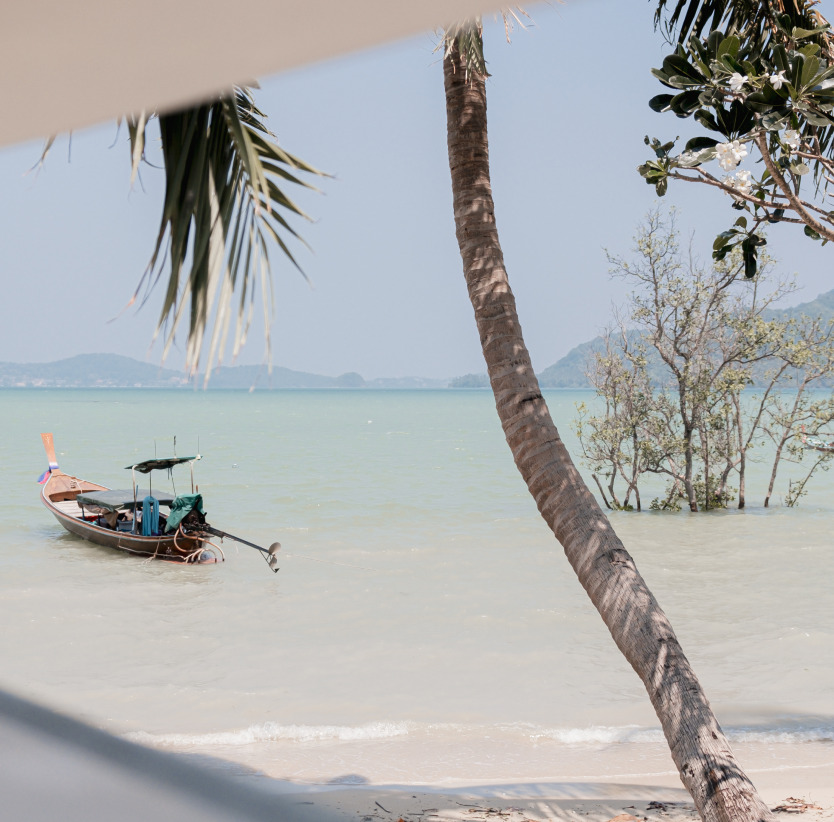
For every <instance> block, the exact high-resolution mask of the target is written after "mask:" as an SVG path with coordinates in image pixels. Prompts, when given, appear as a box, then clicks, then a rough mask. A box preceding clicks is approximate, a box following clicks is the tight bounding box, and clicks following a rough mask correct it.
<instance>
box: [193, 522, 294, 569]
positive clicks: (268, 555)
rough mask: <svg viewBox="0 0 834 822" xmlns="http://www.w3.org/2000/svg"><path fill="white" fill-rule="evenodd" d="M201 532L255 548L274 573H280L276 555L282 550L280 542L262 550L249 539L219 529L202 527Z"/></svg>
mask: <svg viewBox="0 0 834 822" xmlns="http://www.w3.org/2000/svg"><path fill="white" fill-rule="evenodd" d="M200 530H202V531H208V532H209V533H210V534H214V536H216V537H220V538H221V539H233V540H234V541H235V542H241V543H243V544H244V545H248V546H249V547H250V548H254V549H255V550H256V551H260V552H261V553H262V554H263V555H264V560H265V561H266V564H267V565H268V566H269V567H270V568H271V569H272V570H273V572H274V573H276V574H277V573H278V571H279V568H278V557H277V556H275V555H276V554H277V553H278V552H279V551H280V550H281V543H280V542H273V543H272V545H270V546H269V548H262V547H261V546H260V545H255V543H254V542H249V540H248V539H243V538H242V537H236V536H235V535H234V534H229V533H226V531H221V530H220V529H219V528H213V527H212V526H210V525H202V526H200Z"/></svg>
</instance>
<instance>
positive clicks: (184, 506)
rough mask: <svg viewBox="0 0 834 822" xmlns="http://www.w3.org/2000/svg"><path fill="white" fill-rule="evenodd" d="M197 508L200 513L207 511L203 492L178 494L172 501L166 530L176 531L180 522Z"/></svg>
mask: <svg viewBox="0 0 834 822" xmlns="http://www.w3.org/2000/svg"><path fill="white" fill-rule="evenodd" d="M195 509H196V510H197V511H198V512H199V513H200V514H205V513H206V512H205V511H204V510H203V495H202V494H182V495H180V496H178V497H177V498H176V499H175V500H174V501H173V502H172V503H171V513H170V514H168V524H167V525H166V526H165V530H166V531H175V530H176V529H177V528H179V525H180V523H181V522H182V521H183V520H184V519H185V518H186V517H187V516H188V515H189V514H190V513H191V512H192V511H194V510H195Z"/></svg>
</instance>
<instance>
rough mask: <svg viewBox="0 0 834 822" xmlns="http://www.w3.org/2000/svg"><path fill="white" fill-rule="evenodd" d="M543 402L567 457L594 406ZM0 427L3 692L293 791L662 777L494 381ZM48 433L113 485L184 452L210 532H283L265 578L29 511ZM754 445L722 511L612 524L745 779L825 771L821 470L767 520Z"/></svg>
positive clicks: (60, 409)
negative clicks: (584, 413)
mask: <svg viewBox="0 0 834 822" xmlns="http://www.w3.org/2000/svg"><path fill="white" fill-rule="evenodd" d="M546 398H547V401H548V403H549V406H550V408H551V411H552V414H553V416H554V419H555V420H556V422H557V425H559V427H560V431H561V434H562V436H563V438H564V439H565V441H566V442H567V444H568V446H569V448H570V450H571V451H572V452H573V453H577V451H578V443H577V442H576V438H575V436H574V433H573V430H572V427H571V422H572V421H573V420H574V419H575V418H576V416H577V411H576V404H577V403H578V402H582V401H585V402H588V401H590V400H592V395H591V394H589V393H588V392H571V391H559V392H556V391H554V392H549V393H547V394H546ZM0 420H2V430H3V437H2V451H0V453H1V454H2V468H3V475H4V477H5V482H4V484H3V491H2V495H1V496H0V615H1V616H2V626H3V627H2V631H0V661H1V662H0V688H3V689H5V690H8V691H11V692H13V693H15V694H19V695H22V696H25V697H27V698H29V699H32V700H35V701H37V702H38V703H41V704H44V705H47V706H49V707H52V708H54V709H57V710H59V711H63V712H66V713H69V714H71V715H73V716H75V717H78V718H80V719H82V720H84V721H86V722H89V723H91V724H92V725H95V726H96V727H99V728H102V729H105V730H107V731H109V732H111V733H114V734H117V735H119V736H122V737H125V738H127V739H130V740H133V741H136V742H139V743H141V744H145V745H149V746H152V747H155V748H160V749H164V750H169V751H175V752H181V753H182V754H185V755H188V756H191V757H194V758H197V759H199V760H202V761H204V762H207V763H210V764H211V765H212V766H213V767H218V768H221V769H225V770H228V771H229V772H231V773H233V774H239V775H241V776H242V777H244V776H248V777H252V778H257V779H267V778H272V779H278V780H286V781H287V782H289V783H292V784H296V785H311V784H313V785H323V784H329V785H363V784H373V785H380V784H408V785H438V786H443V785H446V786H449V785H462V784H491V783H492V784H498V783H509V782H519V781H537V780H538V781H541V780H551V781H552V780H558V781H564V782H570V781H575V780H594V779H603V778H604V779H620V778H623V779H624V778H629V779H641V780H648V781H651V780H652V779H653V778H654V777H656V776H658V775H662V774H667V775H668V774H670V773H673V772H674V766H673V764H672V762H671V758H670V756H669V753H668V749H667V747H666V745H665V742H664V740H663V737H662V734H661V732H660V730H659V723H658V721H657V718H656V717H655V716H654V714H653V712H652V709H651V707H650V704H649V701H648V698H647V696H646V693H645V691H644V689H643V686H642V685H641V683H640V681H639V679H638V678H637V676H636V674H635V673H634V672H633V671H632V670H631V669H630V667H629V666H628V664H627V663H626V662H625V661H624V659H623V658H622V656H621V655H620V653H619V652H618V651H617V649H616V647H615V646H614V643H613V641H612V640H611V638H610V636H609V634H608V633H607V630H606V628H605V626H604V625H603V623H602V621H601V619H600V618H599V616H598V614H597V613H596V612H595V611H594V609H593V607H592V606H591V604H590V602H589V601H588V599H587V597H586V595H585V593H584V592H583V590H582V589H581V587H580V585H579V583H578V582H577V580H576V578H575V577H574V575H573V572H572V570H571V568H570V566H569V565H568V563H567V561H566V559H565V557H564V554H563V552H562V549H561V547H560V545H559V544H558V543H557V542H556V540H555V539H554V537H553V535H552V534H551V532H550V531H549V530H548V528H547V527H546V525H545V524H544V522H543V521H542V520H541V518H540V516H539V514H538V512H537V511H536V508H535V505H534V503H533V501H532V499H531V497H530V495H529V493H528V492H527V489H526V487H525V485H524V483H523V482H522V480H521V478H520V476H519V475H518V473H517V471H516V469H515V467H514V465H513V462H512V458H511V455H510V452H509V449H508V448H507V446H506V443H505V441H504V439H503V435H502V432H501V428H500V425H499V422H498V419H497V416H496V412H495V408H494V403H493V398H492V395H491V393H490V392H489V391H479V390H469V391H466V390H438V391H428V390H426V391H369V390H355V391H354V390H334V391H327V390H320V391H254V392H251V393H250V392H244V391H221V390H211V391H208V392H204V391H194V392H192V391H184V390H183V391H172V390H168V391H162V390H159V391H156V390H145V389H142V390H140V389H137V390H117V389H99V390H69V389H68V390H47V389H43V390H34V389H32V390H30V389H20V390H17V389H8V390H3V391H0ZM47 431H48V432H52V433H53V435H54V439H55V444H56V448H57V455H58V463H59V465H60V467H61V468H62V469H63V470H65V471H66V472H68V473H70V474H74V475H76V476H79V477H82V478H85V479H89V480H92V481H94V482H97V483H101V484H104V485H107V486H110V487H126V486H129V483H130V473H129V471H126V470H125V467H124V466H128V465H131V464H133V463H135V462H137V461H140V460H142V459H148V458H151V457H154V456H160V457H161V456H167V455H170V454H173V453H176V454H177V455H178V456H189V455H195V454H198V453H199V454H200V455H202V459H201V460H200V461H199V462H198V463H196V466H195V482H196V484H197V486H198V490H199V492H200V493H201V494H202V495H203V497H204V500H205V507H206V510H207V513H208V518H209V520H210V522H211V523H212V524H213V525H214V526H215V527H217V528H220V529H222V530H224V531H226V532H229V533H232V534H235V535H238V536H240V537H243V538H244V539H247V540H249V541H251V542H254V543H256V544H259V545H263V546H268V545H270V544H271V543H273V542H276V541H279V542H280V543H281V545H282V548H281V551H280V552H279V554H278V559H279V567H280V570H279V571H278V572H277V573H273V572H272V571H271V570H270V568H269V567H268V566H267V564H266V563H265V562H264V559H263V556H262V555H261V554H259V553H258V552H257V551H255V550H253V549H251V548H249V547H246V546H245V545H241V544H238V543H235V542H234V541H231V540H229V539H226V540H224V541H223V542H222V543H220V542H219V541H218V544H219V546H220V548H221V549H222V551H223V552H224V554H225V562H223V563H219V564H217V565H203V566H196V567H193V566H189V567H184V566H179V565H175V564H171V563H166V562H159V561H146V560H143V559H139V558H135V557H130V556H126V555H123V554H121V553H119V552H116V551H112V550H109V549H105V548H102V547H98V546H95V545H92V544H90V543H87V542H84V541H82V540H80V539H78V538H76V537H74V536H71V535H69V534H67V533H65V532H64V531H63V530H62V529H61V528H60V526H59V525H58V524H57V522H56V521H55V520H54V519H53V518H52V517H51V516H50V514H49V513H48V512H47V511H46V509H45V508H44V507H43V506H42V504H41V502H40V500H39V493H40V487H39V486H38V485H37V478H38V476H39V475H40V474H41V472H42V471H43V470H44V469H45V468H46V458H45V455H44V452H43V448H42V445H41V439H40V434H41V432H47ZM175 437H176V441H175V439H174V438H175ZM758 459H760V462H758V463H755V464H754V465H753V468H752V473H751V477H750V479H749V483H748V507H747V508H746V509H745V510H744V511H741V512H739V511H737V510H727V511H715V512H709V513H702V514H696V515H694V514H691V513H689V512H680V513H660V512H649V511H646V512H643V513H634V512H611V513H609V516H610V518H611V521H612V523H613V525H614V528H615V529H616V531H617V532H618V533H619V534H620V536H621V538H622V539H623V541H624V542H625V545H626V547H627V548H628V550H629V551H630V552H631V554H632V555H633V556H634V558H635V560H636V562H637V565H638V568H639V569H640V571H641V572H642V574H643V575H644V577H645V578H646V580H647V582H648V584H649V586H650V587H651V588H652V590H653V592H654V593H655V595H656V596H657V598H658V600H659V601H660V603H661V605H662V607H663V608H664V609H665V611H666V612H667V614H668V615H669V617H670V619H671V622H672V625H673V626H674V628H675V630H676V632H677V634H678V637H679V639H680V641H681V643H682V645H683V648H684V650H685V652H686V653H687V655H688V656H689V658H690V660H691V662H692V664H693V667H694V669H695V671H696V673H697V674H698V676H699V678H700V680H701V682H702V684H703V687H704V689H705V691H706V693H707V696H708V697H709V699H710V701H711V703H712V705H713V708H714V710H715V712H716V714H717V715H718V718H719V721H720V722H721V724H722V726H723V728H724V729H725V731H726V732H727V734H728V736H729V738H730V740H731V743H732V745H733V746H734V750H735V751H736V753H737V755H738V757H739V759H740V760H741V762H742V765H744V766H745V767H746V768H747V769H748V771H749V772H750V773H751V774H752V775H753V777H754V781H755V774H756V773H757V772H765V771H786V770H787V771H790V770H791V769H802V768H812V767H818V766H820V765H831V766H832V767H834V596H832V584H834V544H832V541H833V538H832V533H834V479H833V478H832V476H831V475H830V474H829V473H826V472H820V473H819V475H818V476H816V477H815V478H814V480H813V481H812V483H811V485H810V490H809V493H808V494H807V496H805V497H803V498H802V500H801V502H800V505H799V506H798V507H795V508H788V507H785V506H784V504H783V502H782V500H783V498H784V494H785V491H786V489H787V479H788V476H789V474H790V472H789V471H787V470H785V471H784V472H780V477H779V480H778V482H777V493H776V494H775V497H774V500H773V502H772V506H771V507H770V508H769V509H764V508H763V507H762V499H763V497H764V491H765V485H766V479H767V476H768V473H769V464H768V459H767V453H765V452H764V451H762V452H761V453H759V454H758ZM583 470H585V469H583ZM585 474H586V476H588V474H587V470H585ZM142 482H143V483H146V482H147V479H145V478H143V479H142ZM153 483H154V485H153V487H154V488H157V489H161V490H170V489H171V485H170V480H169V478H168V477H167V476H166V475H165V473H164V472H163V473H162V474H160V475H155V476H154V479H153ZM173 483H174V487H175V490H176V491H179V492H184V491H189V490H190V487H191V484H190V483H191V478H190V475H189V471H188V469H187V467H185V468H178V469H174V472H173ZM142 488H143V490H144V485H143V486H142ZM659 490H662V489H658V492H659ZM648 496H651V494H649V495H648Z"/></svg>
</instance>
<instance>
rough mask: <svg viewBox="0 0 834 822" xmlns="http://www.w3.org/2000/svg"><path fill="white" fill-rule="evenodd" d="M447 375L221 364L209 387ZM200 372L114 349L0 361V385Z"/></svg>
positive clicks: (393, 382) (173, 382) (371, 383)
mask: <svg viewBox="0 0 834 822" xmlns="http://www.w3.org/2000/svg"><path fill="white" fill-rule="evenodd" d="M447 383H448V380H432V379H424V378H422V377H391V378H379V379H374V380H368V381H366V380H365V379H364V378H363V377H362V375H361V374H357V373H355V372H350V373H348V374H342V375H341V376H339V377H325V376H322V375H320V374H308V373H306V372H304V371H292V370H291V369H289V368H282V367H280V366H275V367H274V368H273V369H272V373H271V374H270V373H269V371H268V370H267V368H266V366H258V365H237V366H221V367H220V368H217V369H216V370H215V371H214V372H213V373H212V375H211V380H210V381H209V389H244V390H248V389H250V388H252V387H255V388H257V389H259V390H270V389H287V388H445V387H446V384H447ZM195 384H196V385H197V386H202V384H203V378H202V376H201V377H198V378H197V380H196V381H193V380H189V379H188V378H187V377H186V376H185V374H184V373H183V372H182V371H175V370H173V369H170V368H163V367H161V366H159V365H153V364H151V363H146V362H140V361H139V360H134V359H132V358H131V357H122V356H120V355H118V354H82V355H79V356H76V357H69V358H68V359H65V360H58V361H56V362H48V363H12V362H0V388H193V387H194V385H195Z"/></svg>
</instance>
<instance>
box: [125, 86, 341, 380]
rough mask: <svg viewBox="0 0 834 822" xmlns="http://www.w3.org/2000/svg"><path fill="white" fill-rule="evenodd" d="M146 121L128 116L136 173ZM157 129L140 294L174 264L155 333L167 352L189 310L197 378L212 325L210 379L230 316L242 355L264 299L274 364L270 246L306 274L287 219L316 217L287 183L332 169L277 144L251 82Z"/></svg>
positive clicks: (192, 368) (189, 350)
mask: <svg viewBox="0 0 834 822" xmlns="http://www.w3.org/2000/svg"><path fill="white" fill-rule="evenodd" d="M146 126H147V118H146V117H145V115H144V114H143V115H140V116H139V117H136V118H132V119H130V120H129V121H128V133H129V136H130V143H131V154H132V161H133V162H132V166H133V168H132V175H131V178H132V179H133V178H135V176H136V173H137V169H138V166H139V163H140V161H141V159H142V157H143V156H144V146H145V129H146ZM159 129H160V135H161V142H162V156H163V165H164V169H165V203H164V207H163V213H162V219H161V221H160V227H159V233H158V235H157V239H156V244H155V247H154V250H153V254H152V255H151V259H150V262H149V264H148V267H147V269H146V271H145V274H144V276H143V278H142V281H141V282H140V284H139V287H138V288H137V292H136V294H135V295H134V299H135V298H136V296H137V295H138V294H139V292H140V291H141V290H143V289H145V290H146V292H149V291H150V289H151V288H152V287H153V286H154V285H155V284H156V283H157V282H158V281H159V280H160V279H161V278H162V274H163V272H164V269H165V268H166V261H167V262H168V264H169V266H168V267H169V268H170V270H169V272H168V283H167V287H166V290H165V295H164V299H163V303H162V310H161V313H160V319H159V325H158V327H157V334H159V333H161V332H164V334H165V345H164V349H163V359H164V358H165V357H166V356H167V354H168V352H169V351H170V348H171V345H172V344H173V342H174V339H175V335H176V332H177V330H178V329H180V328H181V327H182V325H183V322H184V320H185V318H186V315H187V317H188V331H187V342H186V370H187V372H188V373H189V374H191V375H194V374H196V373H197V372H198V370H199V368H200V365H201V360H202V359H203V356H204V355H203V350H204V347H205V338H206V335H207V333H208V332H209V330H210V334H211V337H210V340H209V345H208V354H207V357H206V359H205V362H204V365H205V372H206V381H208V375H209V374H210V372H211V369H212V368H213V367H214V366H215V365H219V364H220V362H221V361H222V356H223V352H224V351H225V348H226V342H227V340H228V335H229V331H230V326H231V320H232V317H233V316H234V317H236V322H235V329H234V337H233V339H234V346H233V355H235V356H236V355H237V353H238V352H239V351H240V348H241V346H242V345H243V343H244V342H245V339H246V333H247V330H248V328H249V323H250V321H251V319H252V314H253V309H254V303H255V301H256V300H257V299H258V298H259V297H260V298H261V299H263V300H264V322H265V334H266V351H267V358H268V359H269V360H270V362H271V354H270V351H271V347H270V319H271V315H272V291H271V276H270V262H269V246H270V244H271V243H272V242H274V243H276V244H277V245H278V247H279V248H280V250H281V251H282V252H283V254H284V255H286V257H287V258H288V259H289V260H290V262H292V264H293V265H294V266H295V267H296V268H297V269H298V270H299V271H301V269H300V267H299V265H298V263H297V261H296V259H295V257H294V256H293V254H292V252H291V251H290V248H289V246H288V245H287V241H288V240H289V239H290V238H292V239H295V240H299V241H301V242H302V243H303V242H304V241H303V240H302V239H301V238H300V237H299V235H298V234H297V232H296V231H295V229H293V228H292V226H291V225H290V223H289V221H288V219H287V218H288V217H289V218H292V217H300V218H303V219H309V217H308V216H307V215H306V214H305V213H304V211H302V209H301V208H299V206H298V205H296V204H295V203H294V202H293V200H292V199H291V198H290V197H289V196H287V194H286V191H285V189H286V184H292V185H297V186H303V187H305V188H310V189H314V186H312V185H311V184H309V183H308V182H305V181H304V180H303V179H302V178H301V176H300V174H302V173H303V174H313V175H320V176H326V175H323V172H321V171H318V170H317V169H315V168H313V166H311V165H309V164H307V163H305V162H304V161H302V160H300V159H299V158H297V157H294V156H293V155H291V154H289V153H288V152H286V151H284V150H283V149H282V148H281V147H280V146H279V145H278V144H277V142H275V139H274V135H272V134H271V132H270V131H269V130H268V129H267V128H266V126H265V125H264V123H263V114H262V113H261V112H260V111H259V110H258V109H257V108H256V107H255V104H254V101H253V99H252V95H251V92H250V91H249V90H248V89H245V88H236V89H234V91H233V92H230V93H229V94H226V95H222V96H220V97H218V98H217V99H215V100H212V101H210V102H208V103H205V104H203V105H200V106H195V107H194V108H190V109H186V110H184V111H179V112H174V113H171V114H163V115H160V116H159ZM282 186H283V188H282ZM301 273H302V274H303V272H301ZM236 295H237V299H235V297H236ZM146 298H147V297H146Z"/></svg>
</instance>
